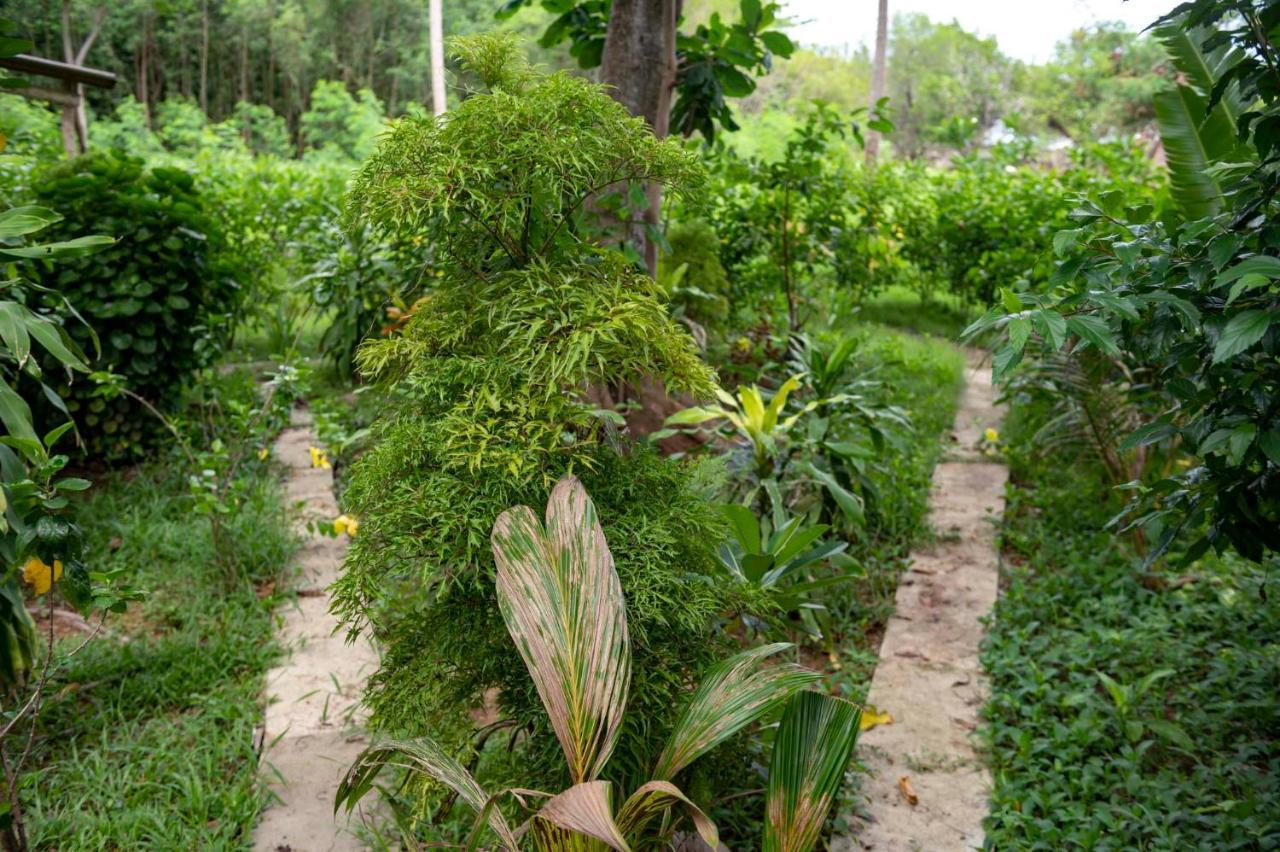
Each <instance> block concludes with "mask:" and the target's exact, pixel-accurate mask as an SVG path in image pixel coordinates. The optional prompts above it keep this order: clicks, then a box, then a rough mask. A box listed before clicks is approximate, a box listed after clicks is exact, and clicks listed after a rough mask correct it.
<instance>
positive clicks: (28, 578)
mask: <svg viewBox="0 0 1280 852" xmlns="http://www.w3.org/2000/svg"><path fill="white" fill-rule="evenodd" d="M22 579H23V581H24V582H26V583H28V584H30V585H31V586H34V587H35V590H36V594H37V595H43V594H46V593H47V592H48V591H49V589H51V588H52V587H53V584H54V581H56V580H61V579H62V560H61V559H55V560H53V567H52V568H50V567H49V566H48V565H46V564H45V562H44V560H43V559H41V558H40V557H39V556H33V557H31V558H30V559H28V560H27V561H26V564H25V565H23V566H22Z"/></svg>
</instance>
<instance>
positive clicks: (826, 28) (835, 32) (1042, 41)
mask: <svg viewBox="0 0 1280 852" xmlns="http://www.w3.org/2000/svg"><path fill="white" fill-rule="evenodd" d="M784 3H785V5H786V13H787V16H788V17H790V18H791V19H792V20H793V21H796V22H797V26H796V27H795V28H794V29H793V30H792V36H793V37H794V38H795V39H796V40H798V41H800V42H802V43H805V44H817V45H823V46H828V47H848V46H852V45H857V44H866V45H868V46H870V45H871V44H872V43H873V42H874V40H875V32H876V8H877V6H878V3H877V0H784ZM1176 5H1177V0H889V14H890V16H892V15H896V14H899V13H903V12H922V13H924V14H926V15H928V16H929V17H930V18H931V19H933V20H935V21H940V22H944V23H945V22H950V21H951V20H953V19H954V20H956V21H959V22H960V25H961V26H963V27H964V28H965V29H967V30H970V31H973V32H977V33H980V34H982V35H984V36H995V38H996V41H997V42H999V44H1000V49H1001V50H1002V51H1004V52H1005V53H1006V54H1008V55H1010V56H1013V57H1015V58H1017V59H1021V60H1024V61H1026V62H1044V61H1045V60H1047V59H1049V58H1051V57H1052V56H1053V45H1054V44H1055V43H1056V42H1058V41H1060V40H1062V39H1063V38H1065V37H1067V36H1068V35H1070V34H1071V31H1072V30H1075V29H1077V28H1079V27H1082V26H1088V25H1090V24H1094V23H1097V22H1099V21H1123V22H1124V23H1126V24H1128V25H1129V27H1130V28H1131V29H1135V30H1139V29H1142V28H1143V27H1145V26H1146V25H1147V24H1149V23H1151V22H1152V21H1153V20H1155V19H1156V18H1158V17H1159V16H1160V15H1162V14H1164V13H1165V12H1168V11H1169V10H1170V9H1172V8H1173V7H1174V6H1176Z"/></svg>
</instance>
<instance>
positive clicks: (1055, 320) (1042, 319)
mask: <svg viewBox="0 0 1280 852" xmlns="http://www.w3.org/2000/svg"><path fill="white" fill-rule="evenodd" d="M1031 321H1032V322H1033V323H1034V324H1035V327H1036V331H1038V332H1040V336H1041V337H1043V338H1044V342H1045V344H1046V345H1047V346H1048V347H1049V348H1050V349H1052V350H1054V351H1055V352H1056V351H1057V350H1059V349H1061V348H1062V344H1064V343H1066V342H1067V321H1066V320H1065V319H1063V318H1062V314H1060V313H1058V312H1057V311H1051V310H1038V311H1033V312H1032V314H1031Z"/></svg>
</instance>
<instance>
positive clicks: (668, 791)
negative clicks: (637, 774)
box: [618, 781, 720, 849]
mask: <svg viewBox="0 0 1280 852" xmlns="http://www.w3.org/2000/svg"><path fill="white" fill-rule="evenodd" d="M673 807H679V808H682V809H683V810H684V811H685V812H686V813H687V814H688V815H689V819H690V821H692V822H693V828H694V830H695V831H697V832H698V836H699V837H701V838H702V841H703V842H704V843H706V844H707V847H708V848H710V849H716V848H718V847H719V845H720V832H719V831H718V830H717V829H716V825H715V823H713V822H712V821H711V820H710V819H708V818H707V815H706V814H704V813H703V812H702V809H701V808H699V807H698V806H697V805H695V804H694V803H693V802H691V801H690V800H689V797H688V796H686V795H685V794H684V793H682V792H680V789H679V788H678V787H676V786H675V785H674V784H671V783H670V782H667V781H650V782H648V783H647V784H641V785H640V787H639V789H637V790H636V791H635V792H634V793H632V794H631V795H630V796H628V797H627V801H626V802H625V803H624V804H623V805H622V810H620V811H619V812H618V827H619V828H621V829H622V833H623V835H624V836H626V837H633V836H636V835H637V834H639V833H640V831H641V829H643V828H644V827H645V826H646V825H648V824H649V823H650V822H651V821H652V820H653V819H654V818H655V817H657V816H660V815H662V814H664V813H666V812H667V811H669V810H671V808H673Z"/></svg>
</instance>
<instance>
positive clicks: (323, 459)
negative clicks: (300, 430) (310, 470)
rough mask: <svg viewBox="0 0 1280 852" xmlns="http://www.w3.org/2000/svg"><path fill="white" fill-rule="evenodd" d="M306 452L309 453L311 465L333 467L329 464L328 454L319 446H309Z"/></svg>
mask: <svg viewBox="0 0 1280 852" xmlns="http://www.w3.org/2000/svg"><path fill="white" fill-rule="evenodd" d="M308 452H310V453H311V466H312V467H333V465H331V464H329V454H328V453H326V452H325V451H324V450H322V449H320V448H319V447H309V448H308Z"/></svg>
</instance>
